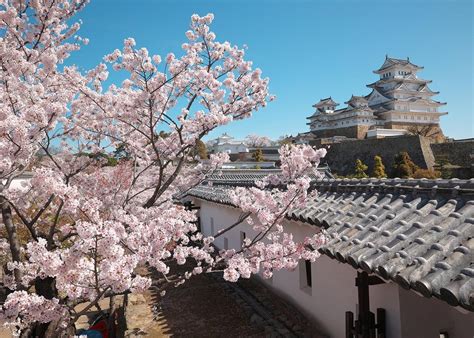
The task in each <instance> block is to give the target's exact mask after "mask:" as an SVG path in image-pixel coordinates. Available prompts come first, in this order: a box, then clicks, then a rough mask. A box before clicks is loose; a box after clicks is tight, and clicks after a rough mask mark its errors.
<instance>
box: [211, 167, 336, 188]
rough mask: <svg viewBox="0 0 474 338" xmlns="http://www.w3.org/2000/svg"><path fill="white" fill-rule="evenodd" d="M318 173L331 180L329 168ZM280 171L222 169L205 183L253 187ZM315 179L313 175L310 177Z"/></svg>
mask: <svg viewBox="0 0 474 338" xmlns="http://www.w3.org/2000/svg"><path fill="white" fill-rule="evenodd" d="M318 171H319V172H320V173H322V174H323V175H324V177H326V178H332V177H333V176H332V175H331V173H330V171H329V168H328V167H323V166H320V167H319V168H318ZM280 172H281V170H280V169H223V170H219V171H217V172H216V173H214V174H212V175H210V176H209V177H208V178H207V179H206V181H205V183H208V182H212V183H213V184H223V185H253V184H254V182H255V181H257V180H261V179H263V178H264V177H265V176H268V175H274V174H276V175H278V174H279V173H280ZM310 177H312V178H313V179H316V176H315V175H310Z"/></svg>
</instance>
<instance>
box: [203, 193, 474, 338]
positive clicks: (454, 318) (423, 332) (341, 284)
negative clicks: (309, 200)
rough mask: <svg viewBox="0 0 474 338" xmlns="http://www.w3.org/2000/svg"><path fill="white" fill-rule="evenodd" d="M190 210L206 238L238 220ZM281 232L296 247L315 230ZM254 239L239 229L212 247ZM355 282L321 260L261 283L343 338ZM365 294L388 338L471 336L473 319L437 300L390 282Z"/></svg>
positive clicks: (227, 213)
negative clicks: (379, 312)
mask: <svg viewBox="0 0 474 338" xmlns="http://www.w3.org/2000/svg"><path fill="white" fill-rule="evenodd" d="M195 204H197V205H200V207H201V209H200V211H199V212H200V218H201V220H203V231H204V233H205V234H206V235H209V233H210V231H211V230H212V229H211V228H212V227H211V224H213V227H214V234H216V233H218V232H219V230H222V229H224V228H226V227H228V226H230V225H232V224H233V223H235V221H236V220H237V219H238V217H239V216H240V215H241V213H240V211H239V210H238V209H236V208H232V207H229V206H224V205H221V204H216V203H211V202H205V201H200V200H196V201H195ZM211 219H212V223H211ZM284 227H285V229H286V230H287V231H288V232H291V233H292V234H293V236H294V239H295V241H301V240H302V239H303V238H304V237H306V236H311V235H313V234H314V233H315V232H317V231H319V228H317V227H315V226H310V225H308V224H304V223H301V222H294V221H285V223H284ZM255 235H256V232H255V231H254V230H253V229H252V228H251V227H250V226H249V225H248V224H246V223H244V224H242V225H239V226H237V227H235V228H233V229H232V230H230V231H228V232H226V233H225V234H224V235H222V236H219V237H217V238H216V241H215V245H216V246H217V247H218V248H219V249H232V248H234V249H239V248H241V245H242V243H243V241H244V240H245V238H249V239H251V238H254V236H255ZM356 276H357V270H355V269H354V268H353V267H352V266H350V265H349V264H343V263H339V262H338V261H336V260H333V259H331V258H329V257H327V256H324V255H322V256H321V257H320V258H318V259H317V260H316V262H314V263H309V262H305V261H301V262H299V264H298V266H297V267H296V268H295V269H294V270H293V271H289V270H281V271H275V272H274V275H273V278H272V279H271V280H268V279H262V281H263V282H264V283H265V284H266V285H267V286H268V287H269V288H271V289H272V290H274V292H275V293H276V294H278V295H280V296H281V297H283V298H285V299H287V300H288V301H290V302H291V303H292V304H294V305H295V306H296V307H297V308H299V309H301V310H302V311H303V312H304V313H306V314H307V315H308V317H310V318H313V319H314V321H315V322H316V323H317V324H318V326H319V327H321V329H322V330H323V331H325V332H326V333H327V334H329V335H330V336H331V337H344V336H345V325H344V314H345V312H346V311H352V312H354V313H357V303H358V295H357V287H356V286H355V278H356ZM369 292H370V307H371V311H373V312H375V311H376V309H377V308H384V309H385V310H386V325H387V338H402V337H410V338H411V337H418V338H425V337H426V338H428V337H439V335H440V334H441V333H444V334H448V335H449V337H450V338H453V337H454V338H464V337H471V336H472V335H473V334H474V314H473V313H468V314H464V313H461V312H459V311H458V310H456V308H454V307H452V306H450V305H448V304H446V303H444V302H442V301H440V300H436V299H427V298H424V297H421V296H418V295H416V294H415V293H414V292H413V291H406V290H403V289H401V288H400V287H399V286H398V285H396V284H394V283H391V282H388V283H385V284H380V285H373V286H370V291H369ZM467 333H469V334H470V335H468V334H467Z"/></svg>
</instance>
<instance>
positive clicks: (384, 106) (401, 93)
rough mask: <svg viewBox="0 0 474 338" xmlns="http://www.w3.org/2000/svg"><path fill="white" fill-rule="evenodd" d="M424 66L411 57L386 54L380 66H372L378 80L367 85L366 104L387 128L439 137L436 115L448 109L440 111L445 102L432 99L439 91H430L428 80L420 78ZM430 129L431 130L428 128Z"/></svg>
mask: <svg viewBox="0 0 474 338" xmlns="http://www.w3.org/2000/svg"><path fill="white" fill-rule="evenodd" d="M422 69H423V67H420V66H417V65H415V64H413V63H412V62H410V59H409V58H407V59H406V60H403V59H395V58H390V57H388V56H387V57H386V58H385V62H384V63H383V64H382V66H381V67H380V68H379V69H377V70H374V73H375V74H378V75H379V76H380V78H379V80H377V81H376V82H374V83H371V84H369V85H367V87H369V88H371V89H372V92H371V93H370V94H369V95H367V100H368V102H369V107H370V108H372V109H373V110H374V111H375V114H376V116H377V117H378V118H379V119H381V120H383V121H384V128H386V129H405V130H409V131H411V132H416V131H417V130H419V131H420V133H422V130H423V129H424V130H426V133H428V134H431V135H424V136H430V137H434V138H438V139H441V138H443V137H444V136H443V134H442V131H441V128H440V126H439V118H440V116H442V115H446V114H447V112H441V111H439V107H441V106H443V105H445V104H446V103H442V102H438V101H435V100H433V99H432V97H433V96H435V95H437V94H439V93H438V92H434V91H432V90H431V89H430V88H429V87H428V84H429V83H431V81H430V80H425V79H422V78H419V77H418V75H417V73H418V72H419V71H420V70H422ZM428 129H430V130H428Z"/></svg>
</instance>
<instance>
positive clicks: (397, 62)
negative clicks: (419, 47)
mask: <svg viewBox="0 0 474 338" xmlns="http://www.w3.org/2000/svg"><path fill="white" fill-rule="evenodd" d="M395 66H402V67H404V68H409V69H413V70H414V71H418V70H420V69H423V67H420V66H417V65H415V64H414V63H411V62H410V58H408V57H407V58H406V60H405V59H396V58H391V57H388V55H386V56H385V62H384V63H383V64H382V66H380V68H379V69H377V70H374V73H375V74H380V73H383V72H386V71H387V70H389V69H390V68H393V67H395Z"/></svg>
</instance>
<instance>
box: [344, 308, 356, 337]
mask: <svg viewBox="0 0 474 338" xmlns="http://www.w3.org/2000/svg"><path fill="white" fill-rule="evenodd" d="M346 338H355V337H354V314H353V313H352V312H351V311H346Z"/></svg>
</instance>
